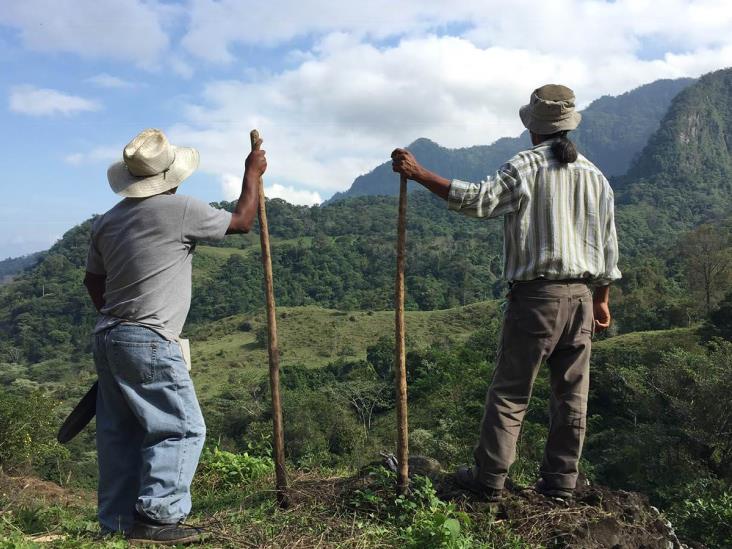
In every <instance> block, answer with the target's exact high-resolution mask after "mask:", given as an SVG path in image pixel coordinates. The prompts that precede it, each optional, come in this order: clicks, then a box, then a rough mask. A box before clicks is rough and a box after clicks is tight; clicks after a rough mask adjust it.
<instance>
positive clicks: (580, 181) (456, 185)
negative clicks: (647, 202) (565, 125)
mask: <svg viewBox="0 0 732 549" xmlns="http://www.w3.org/2000/svg"><path fill="white" fill-rule="evenodd" d="M447 204H448V208H450V209H451V210H455V211H459V212H460V213H463V214H465V215H468V216H472V217H488V218H490V217H498V216H501V215H502V216H503V258H504V269H503V272H504V276H505V277H506V279H507V280H509V281H511V282H513V281H522V280H523V281H525V280H535V279H538V278H545V279H549V280H566V279H580V278H581V279H586V280H588V282H590V283H592V284H593V285H597V286H602V285H606V284H609V283H611V282H612V281H614V280H617V279H619V278H620V276H621V275H620V271H619V270H618V239H617V234H616V232H615V216H614V205H613V191H612V189H611V188H610V184H609V183H608V181H607V179H605V176H603V175H602V173H601V172H600V170H598V169H597V168H596V167H595V165H594V164H592V162H590V161H589V160H587V159H586V158H585V157H584V156H582V155H579V156H578V158H577V160H576V161H575V162H573V163H571V164H561V163H559V162H558V161H557V160H555V159H554V156H553V154H552V152H551V141H545V142H544V143H541V144H539V145H537V146H536V147H534V148H532V149H529V150H527V151H523V152H520V153H518V154H517V155H516V156H514V157H513V158H512V159H511V160H509V161H508V162H507V163H506V164H504V165H503V166H501V168H500V169H499V170H498V171H497V172H496V173H495V175H492V176H490V177H488V178H487V179H485V180H484V181H482V182H481V183H467V182H465V181H460V180H458V179H454V180H453V181H452V184H451V186H450V194H449V196H448V201H447Z"/></svg>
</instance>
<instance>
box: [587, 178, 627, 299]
mask: <svg viewBox="0 0 732 549" xmlns="http://www.w3.org/2000/svg"><path fill="white" fill-rule="evenodd" d="M603 206H604V211H605V227H604V228H605V239H604V250H603V251H604V254H605V271H604V272H603V274H602V275H601V276H599V277H597V278H596V279H595V281H594V283H595V285H596V286H607V285H608V284H610V283H612V282H614V281H616V280H619V279H620V278H621V277H622V274H621V273H620V269H618V257H619V253H618V234H617V232H616V230H615V200H614V197H613V191H612V189H610V187H609V185H608V192H607V193H606V195H605V202H604V204H603Z"/></svg>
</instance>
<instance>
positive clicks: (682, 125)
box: [616, 69, 732, 226]
mask: <svg viewBox="0 0 732 549" xmlns="http://www.w3.org/2000/svg"><path fill="white" fill-rule="evenodd" d="M616 193H617V195H618V202H619V203H620V204H645V205H649V206H651V207H653V208H655V209H656V210H659V211H661V212H663V214H664V215H666V216H667V217H669V218H670V219H672V220H673V221H674V222H676V223H681V224H682V225H683V226H689V225H693V224H695V223H698V222H701V221H704V220H707V219H711V218H714V217H718V216H723V215H727V214H729V211H730V207H732V69H724V70H720V71H716V72H713V73H710V74H707V75H704V76H703V77H701V78H700V79H699V80H698V81H697V82H696V83H695V84H694V85H692V86H689V87H687V88H686V89H685V90H683V91H682V92H681V93H679V94H678V96H676V97H675V98H674V100H673V101H672V103H671V106H670V107H669V109H668V112H667V113H666V116H665V117H664V119H663V121H662V123H661V126H660V128H659V130H658V131H657V132H656V133H655V134H654V135H653V136H652V137H651V138H650V139H649V141H648V144H647V145H646V147H645V148H644V150H643V153H642V154H641V155H640V156H639V158H638V159H637V161H636V162H635V163H634V164H633V165H632V166H631V168H630V170H629V171H628V173H627V174H626V175H625V176H624V177H622V178H619V179H618V181H617V184H616Z"/></svg>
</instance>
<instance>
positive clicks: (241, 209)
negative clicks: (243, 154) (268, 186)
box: [226, 139, 267, 234]
mask: <svg viewBox="0 0 732 549" xmlns="http://www.w3.org/2000/svg"><path fill="white" fill-rule="evenodd" d="M261 143H262V140H261V139H260V140H259V144H260V145H261ZM266 170H267V158H266V156H265V152H264V151H261V150H255V151H252V152H251V153H249V156H247V159H246V161H245V163H244V178H243V180H242V184H241V194H240V195H239V200H237V202H236V207H235V208H234V212H233V213H232V214H231V222H230V223H229V228H228V229H227V230H226V234H241V233H248V232H249V231H250V230H251V228H252V224H253V223H254V216H255V215H256V213H257V202H258V193H259V178H260V177H262V174H263V173H264V172H265V171H266Z"/></svg>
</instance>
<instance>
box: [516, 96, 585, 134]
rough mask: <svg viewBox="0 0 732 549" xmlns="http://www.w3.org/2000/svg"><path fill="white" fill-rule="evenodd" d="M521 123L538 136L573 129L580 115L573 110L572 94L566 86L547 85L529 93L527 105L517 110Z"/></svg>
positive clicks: (580, 117)
mask: <svg viewBox="0 0 732 549" xmlns="http://www.w3.org/2000/svg"><path fill="white" fill-rule="evenodd" d="M519 116H521V122H523V123H524V126H526V128H527V129H528V130H530V131H532V132H534V133H536V134H539V135H551V134H553V133H557V132H561V131H565V130H573V129H575V128H576V127H577V126H578V125H579V123H580V120H582V115H581V114H580V113H578V112H577V111H575V110H574V92H573V91H572V90H571V89H569V88H568V87H567V86H562V85H560V84H547V85H545V86H542V87H541V88H537V89H535V90H534V91H533V92H532V93H531V99H530V100H529V104H528V105H524V106H523V107H521V109H520V110H519Z"/></svg>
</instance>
